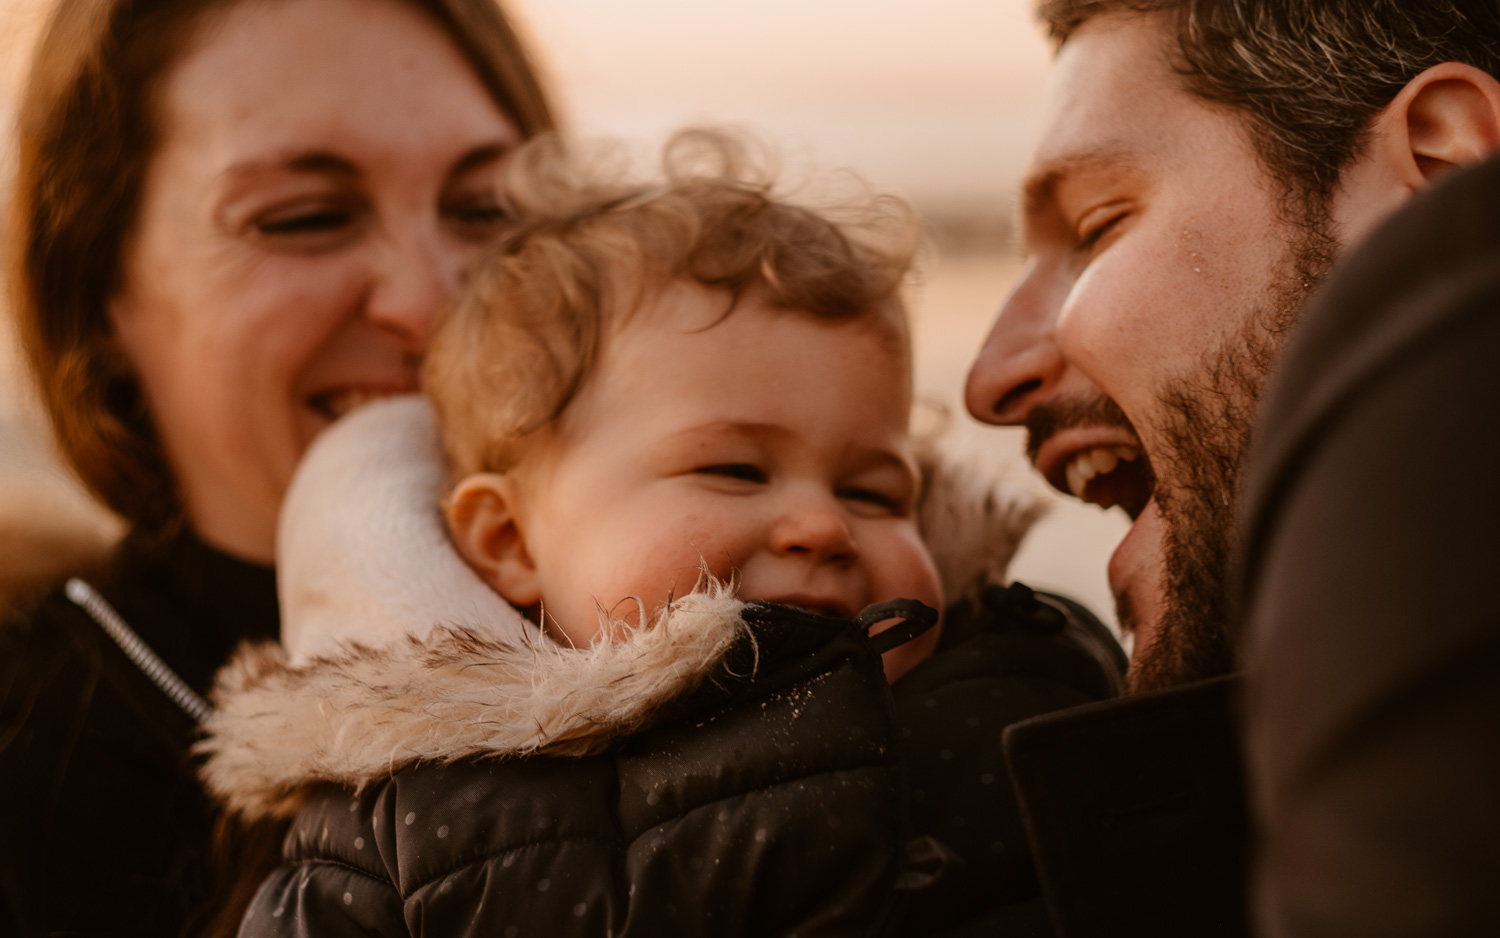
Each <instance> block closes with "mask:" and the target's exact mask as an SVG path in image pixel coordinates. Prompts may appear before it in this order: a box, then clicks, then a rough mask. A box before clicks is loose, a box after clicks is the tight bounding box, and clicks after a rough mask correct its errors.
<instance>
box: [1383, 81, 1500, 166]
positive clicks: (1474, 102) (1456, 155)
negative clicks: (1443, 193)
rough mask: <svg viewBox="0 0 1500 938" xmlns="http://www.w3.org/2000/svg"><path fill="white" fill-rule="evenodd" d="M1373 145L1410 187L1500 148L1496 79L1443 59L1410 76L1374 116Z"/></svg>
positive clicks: (1499, 101)
mask: <svg viewBox="0 0 1500 938" xmlns="http://www.w3.org/2000/svg"><path fill="white" fill-rule="evenodd" d="M1374 130H1375V140H1376V142H1377V143H1376V145H1377V146H1382V145H1383V146H1384V147H1387V148H1388V149H1387V152H1386V153H1385V155H1386V156H1387V158H1389V159H1391V160H1392V161H1393V165H1394V167H1395V168H1396V170H1397V173H1398V174H1399V175H1400V176H1401V178H1402V181H1403V182H1405V183H1406V184H1407V185H1408V186H1409V187H1410V188H1411V190H1412V191H1417V190H1419V189H1422V188H1425V187H1426V186H1427V185H1428V184H1429V183H1431V182H1432V181H1433V180H1434V179H1436V178H1437V177H1438V176H1441V175H1442V174H1443V173H1445V172H1447V171H1448V170H1450V169H1455V168H1458V167H1461V166H1468V165H1470V164H1473V163H1478V162H1479V161H1481V160H1483V159H1484V158H1485V157H1487V156H1489V155H1490V154H1492V153H1494V152H1496V151H1497V150H1500V81H1496V80H1495V77H1494V76H1493V75H1491V74H1489V73H1488V72H1485V71H1483V70H1481V69H1477V68H1475V67H1473V66H1472V65H1463V64H1461V63H1458V62H1445V63H1443V64H1442V65H1435V66H1433V67H1432V68H1429V69H1428V70H1427V71H1425V72H1423V73H1422V74H1420V75H1418V76H1417V77H1416V78H1413V79H1412V80H1411V81H1410V82H1408V83H1407V85H1406V87H1405V88H1403V89H1402V91H1401V93H1400V94H1399V95H1397V96H1396V98H1395V100H1393V101H1392V102H1391V103H1390V104H1389V105H1387V106H1386V108H1385V110H1384V111H1382V112H1381V115H1380V117H1379V118H1378V119H1377V120H1376V126H1375V128H1374Z"/></svg>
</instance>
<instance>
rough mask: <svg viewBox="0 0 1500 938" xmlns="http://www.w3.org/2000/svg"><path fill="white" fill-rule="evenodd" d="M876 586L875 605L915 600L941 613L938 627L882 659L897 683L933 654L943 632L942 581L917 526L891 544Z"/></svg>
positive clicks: (905, 528) (888, 675)
mask: <svg viewBox="0 0 1500 938" xmlns="http://www.w3.org/2000/svg"><path fill="white" fill-rule="evenodd" d="M872 586H873V590H872V592H873V594H874V596H873V601H874V602H882V601H884V600H887V599H915V600H917V601H918V602H921V603H924V604H926V605H928V606H930V607H932V608H933V609H935V610H937V612H938V621H937V624H936V625H934V626H933V627H932V628H930V629H928V630H927V631H926V632H924V633H923V634H921V635H919V636H917V637H916V638H914V639H912V640H911V641H909V642H907V643H906V644H904V645H901V646H899V647H897V648H893V649H891V650H890V651H888V652H886V653H885V654H884V655H882V656H881V660H882V662H883V664H884V665H885V676H886V680H888V681H891V682H894V681H896V680H897V679H898V678H900V677H901V676H902V675H903V674H905V673H906V672H907V671H910V670H911V669H912V668H914V667H916V666H917V665H918V664H920V663H922V662H923V661H925V660H926V659H927V657H928V656H929V655H931V654H932V652H933V650H934V649H935V648H937V643H938V639H939V637H940V636H941V635H942V631H943V619H942V614H943V605H944V600H943V585H942V579H941V578H940V577H939V576H938V572H937V566H936V565H935V564H934V563H933V561H932V554H931V553H930V552H929V551H928V550H927V546H926V545H925V544H924V543H923V542H922V539H921V537H920V535H918V534H917V531H916V526H915V525H909V526H903V528H902V529H901V530H900V531H899V532H897V536H896V537H894V538H892V540H891V541H890V542H889V551H888V555H887V557H886V559H885V562H883V563H882V564H881V566H880V570H879V573H878V575H877V576H876V577H875V579H874V582H873V583H872ZM892 624H894V623H892Z"/></svg>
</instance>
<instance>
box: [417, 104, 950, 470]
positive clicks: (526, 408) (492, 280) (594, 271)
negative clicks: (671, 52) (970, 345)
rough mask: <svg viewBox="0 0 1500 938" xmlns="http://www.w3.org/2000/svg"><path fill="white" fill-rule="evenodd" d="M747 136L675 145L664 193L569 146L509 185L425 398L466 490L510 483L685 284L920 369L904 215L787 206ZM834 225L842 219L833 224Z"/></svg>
mask: <svg viewBox="0 0 1500 938" xmlns="http://www.w3.org/2000/svg"><path fill="white" fill-rule="evenodd" d="M749 152H750V148H749V146H748V145H747V144H746V142H745V140H744V138H743V137H741V136H737V135H731V134H728V133H726V132H723V131H705V130H694V131H685V132H682V133H679V134H677V135H676V136H674V137H673V138H672V140H671V142H670V143H668V145H667V146H666V148H665V150H664V155H663V161H662V162H663V170H664V172H663V177H664V181H662V182H660V183H657V184H652V185H641V184H633V183H629V182H622V181H620V180H621V176H622V174H621V173H619V172H607V171H604V170H601V169H598V168H592V167H593V164H591V163H590V162H589V161H587V160H584V159H582V158H580V157H578V156H576V155H574V154H572V153H569V152H568V151H567V150H566V148H565V147H564V145H563V144H562V142H561V141H560V140H559V139H558V138H557V137H556V136H545V137H541V138H538V139H536V140H533V141H531V142H529V143H527V144H526V145H524V146H523V147H522V148H521V149H520V150H518V151H517V152H516V154H515V155H514V157H513V158H512V162H511V164H510V166H509V167H508V169H507V178H506V187H505V196H504V201H505V207H506V209H507V210H508V211H510V212H511V213H512V214H513V216H514V218H515V221H516V224H515V227H514V228H513V229H512V230H511V231H509V232H508V233H507V234H506V235H505V237H504V238H503V239H502V240H501V241H500V242H499V244H498V245H496V247H495V249H494V250H493V252H492V253H491V254H490V255H489V257H488V258H487V260H486V261H485V262H484V263H483V264H482V265H481V267H480V269H479V270H478V271H476V273H475V274H474V276H473V278H472V279H471V281H470V282H469V284H468V285H467V286H466V288H465V290H464V293H463V294H462V295H461V296H460V297H459V299H458V300H457V302H456V303H455V304H454V306H453V307H452V309H451V310H449V311H448V313H447V314H446V315H445V316H444V317H443V320H442V322H441V323H440V324H439V326H438V329H437V331H436V333H435V335H434V337H433V340H432V343H431V346H430V348H429V350H428V353H427V359H426V363H425V364H424V366H423V374H422V383H423V388H424V390H425V391H426V393H427V394H428V396H429V397H430V398H431V399H432V401H433V405H434V407H435V408H436V410H437V414H438V419H439V422H440V424H441V426H442V431H443V439H444V443H445V446H446V448H447V452H448V458H449V461H450V468H451V470H452V472H453V475H454V477H455V478H462V477H464V476H467V475H470V474H472V473H476V472H505V471H507V470H509V469H511V468H512V467H514V466H515V465H516V463H517V462H518V461H519V459H520V458H521V456H522V454H523V452H524V450H525V446H526V443H527V441H528V439H529V438H531V437H532V436H533V435H534V434H535V433H537V431H539V430H542V429H543V428H545V427H547V426H548V425H550V424H551V423H552V422H553V421H554V420H556V419H557V418H558V416H559V415H561V414H562V412H563V410H564V409H565V408H566V407H567V406H568V404H569V402H571V401H572V400H573V398H574V397H575V396H576V395H577V393H578V391H579V389H580V388H581V387H582V386H583V384H584V383H585V382H586V381H587V380H588V378H589V375H590V373H591V372H592V370H593V368H594V363H595V362H596V361H597V359H598V355H599V347H600V343H601V340H602V337H603V336H604V335H606V333H607V329H606V324H609V325H610V326H611V327H613V328H618V327H619V326H620V325H623V324H624V323H625V322H626V321H627V320H628V318H629V317H630V316H631V314H632V313H633V312H634V311H635V309H636V308H637V307H638V306H639V305H640V304H641V302H642V301H643V300H644V299H645V298H646V297H648V296H649V295H650V294H652V293H653V292H654V291H657V290H660V289H662V288H664V287H666V286H667V285H668V284H670V283H672V282H673V281H679V280H681V281H688V282H693V283H698V284H701V285H703V286H705V287H708V288H711V289H714V290H720V291H723V292H724V293H726V294H727V295H728V296H729V298H730V307H729V308H730V309H731V311H732V309H733V304H734V303H735V302H736V301H738V300H739V299H741V298H743V297H746V296H749V295H752V294H753V295H754V296H755V298H756V299H757V300H759V301H762V302H765V303H767V304H768V305H770V306H772V307H775V308H779V309H784V310H788V311H793V312H797V313H803V314H806V315H810V316H814V317H818V318H823V319H832V320H850V321H855V320H858V321H861V322H864V321H870V322H873V323H875V324H876V325H878V326H879V327H881V328H882V330H883V331H885V332H886V333H887V334H888V335H889V336H890V337H891V338H892V339H893V340H894V341H895V342H896V343H897V344H899V346H900V347H901V348H902V349H903V351H907V354H906V356H905V357H906V358H907V359H908V361H909V360H910V355H909V346H910V337H909V331H908V325H907V321H906V308H905V305H904V304H903V302H902V300H901V295H900V290H901V285H902V282H903V281H904V279H905V277H906V273H907V271H908V269H909V268H910V265H911V261H912V258H913V256H914V254H915V252H916V249H917V247H918V245H919V243H920V240H921V236H920V227H919V225H918V224H917V222H916V217H915V214H914V212H913V211H912V210H911V208H910V207H909V206H907V205H906V203H904V202H902V201H901V200H899V199H895V198H892V197H889V196H881V197H875V196H868V195H867V196H865V197H864V198H862V199H859V200H851V201H847V202H846V203H845V204H843V205H841V206H839V207H838V208H837V209H835V210H832V211H814V210H813V209H811V208H806V207H801V206H797V205H792V204H790V203H788V202H785V201H781V200H780V199H778V198H777V197H776V196H775V195H774V194H773V191H772V189H773V187H772V184H771V182H770V180H769V178H768V177H769V175H770V173H768V172H766V171H764V170H761V169H758V168H757V166H758V165H761V164H763V161H757V160H754V159H751V158H750V156H749ZM835 214H837V216H838V218H837V220H835Z"/></svg>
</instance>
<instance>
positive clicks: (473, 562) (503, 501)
mask: <svg viewBox="0 0 1500 938" xmlns="http://www.w3.org/2000/svg"><path fill="white" fill-rule="evenodd" d="M516 503H517V499H516V488H515V480H514V479H513V478H510V477H508V476H503V475H495V474H493V473H479V474H477V475H472V476H469V477H468V478H467V479H464V480H463V481H462V482H460V483H459V484H458V487H457V488H455V489H454V490H453V494H452V495H450V496H448V500H447V502H446V503H445V504H444V506H443V508H444V513H445V514H446V515H447V518H448V532H449V533H450V534H451V535H452V536H453V543H454V544H455V545H456V546H457V547H458V552H459V554H461V555H462V556H463V558H464V560H465V561H467V562H468V564H469V566H470V567H472V568H474V572H475V573H478V574H479V577H480V579H482V580H484V581H485V582H486V583H488V584H489V585H490V587H491V588H492V589H494V590H495V592H497V593H499V594H500V595H501V596H504V597H505V598H506V599H508V600H509V601H510V602H511V603H513V604H514V605H516V606H520V607H521V608H523V609H524V608H526V607H528V606H534V605H536V604H537V603H539V602H541V600H542V590H541V579H540V577H538V575H537V568H536V563H535V561H533V560H532V557H531V552H530V551H529V550H528V549H527V547H526V538H525V536H524V535H523V534H522V532H521V528H520V526H519V525H518V524H517V521H516V513H515V505H516Z"/></svg>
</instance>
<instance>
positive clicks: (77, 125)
mask: <svg viewBox="0 0 1500 938" xmlns="http://www.w3.org/2000/svg"><path fill="white" fill-rule="evenodd" d="M238 2H241V0H60V2H59V3H58V5H57V7H56V9H55V11H54V12H53V14H52V17H51V20H50V22H49V23H48V25H47V28H46V30H45V31H44V33H43V35H42V38H41V41H40V43H39V45H38V47H37V49H36V53H35V57H34V59H33V64H32V69H31V74H30V77H29V79H28V81H27V85H26V89H25V92H24V95H23V97H22V101H21V106H20V119H19V124H18V128H17V130H18V133H17V142H18V151H19V153H18V155H19V161H18V167H17V176H16V181H15V189H14V196H13V198H12V203H11V208H10V231H9V236H10V237H9V243H10V257H9V263H10V285H11V291H12V306H13V308H14V313H15V317H16V323H17V333H18V335H19V338H20V341H21V346H22V348H23V349H24V351H25V353H26V357H27V360H28V362H29V364H30V367H31V371H32V374H33V376H34V378H35V380H36V385H37V390H38V392H39V394H40V397H41V400H42V403H43V405H44V407H45V408H46V411H47V414H48V417H49V418H50V419H51V422H52V427H53V429H54V431H55V433H56V436H57V441H58V445H59V447H60V448H61V450H62V454H63V456H64V458H65V459H66V460H67V461H68V462H69V463H70V464H71V466H72V467H73V469H74V471H75V472H76V473H77V474H78V476H79V478H80V479H81V480H82V482H83V483H84V485H85V486H87V488H88V489H89V490H90V491H91V492H93V494H94V495H95V496H97V497H98V498H99V499H100V500H101V501H102V502H104V504H105V505H107V506H109V507H110V508H111V509H113V510H114V511H115V512H117V513H118V514H120V515H121V516H123V517H124V518H125V520H126V521H127V522H128V523H129V525H130V526H131V528H132V529H133V530H134V531H136V532H137V533H140V534H144V535H147V536H159V535H163V534H166V533H169V532H170V531H172V530H174V529H175V528H176V526H177V525H178V524H179V523H180V522H181V520H182V505H181V501H180V499H179V497H178V493H177V488H176V484H175V482H174V481H173V477H172V472H171V470H170V468H169V467H168V465H167V462H166V457H165V454H164V453H163V451H162V448H161V445H160V443H159V441H158V439H157V436H156V433H155V431H154V430H153V428H152V424H151V417H150V414H149V412H148V410H147V407H146V400H145V396H144V394H143V393H142V390H141V388H140V386H139V384H138V382H137V381H136V379H135V377H134V375H133V373H132V370H131V368H130V367H129V365H128V363H127V362H126V361H125V359H124V357H123V355H122V353H121V352H120V351H119V350H118V348H117V347H116V343H115V342H114V340H113V336H112V331H111V327H110V323H109V319H108V316H107V313H106V310H107V307H108V304H109V300H110V297H111V296H112V295H113V293H114V292H115V290H116V289H117V287H118V285H119V283H120V280H121V264H122V255H123V252H124V247H125V244H126V241H127V239H128V238H129V236H130V234H131V231H132V229H133V228H134V226H135V223H136V218H137V215H138V214H139V209H140V203H141V194H142V188H143V186H144V180H145V177H146V171H147V168H148V166H149V164H150V161H151V159H152V157H153V156H154V155H155V151H156V149H157V146H158V143H159V141H160V139H161V136H162V130H163V128H162V127H161V126H160V124H161V115H160V108H159V106H158V104H159V99H160V94H161V88H162V85H163V84H164V82H165V81H166V79H167V78H168V77H169V75H170V74H171V71H172V68H173V66H174V65H175V64H176V62H177V60H178V59H179V58H181V57H182V55H183V53H184V52H185V51H186V49H187V47H188V45H189V44H190V43H191V42H192V40H193V37H194V36H195V35H196V34H197V31H198V30H199V29H201V28H202V26H203V24H204V22H205V20H207V19H208V18H210V17H212V16H217V15H222V13H223V12H224V11H226V10H227V9H229V8H230V7H232V6H234V5H235V4H236V3H238ZM287 2H291V0H287ZM405 2H408V3H411V4H412V5H414V6H416V7H418V8H420V9H422V10H424V11H426V12H427V14H428V15H430V16H432V17H433V19H434V20H435V21H437V22H438V23H439V25H441V26H442V27H443V29H444V30H445V31H446V32H447V33H448V34H449V36H451V37H452V39H453V41H454V42H455V44H456V45H457V46H458V47H459V49H460V50H461V51H462V52H463V54H464V55H465V57H466V58H467V59H468V60H469V62H470V64H472V65H473V67H474V70H475V72H476V73H477V74H478V76H479V77H480V79H481V81H483V82H484V84H485V86H486V88H488V89H489V92H490V94H491V95H492V96H493V97H494V100H495V102H496V103H497V104H498V105H499V106H500V108H501V109H502V110H503V111H504V112H505V113H506V114H508V115H509V116H510V117H511V119H513V120H514V121H515V122H516V126H517V127H518V129H519V130H520V131H521V134H522V135H523V136H526V137H530V136H533V135H535V134H537V133H540V132H542V131H544V130H549V129H551V128H552V127H553V126H554V119H553V114H552V109H551V106H550V105H549V103H548V98H547V94H546V93H545V91H544V89H543V87H542V83H541V81H540V79H539V78H538V76H537V73H536V69H535V66H534V64H533V62H532V60H531V59H530V57H529V56H528V54H527V52H526V50H525V48H524V47H523V46H522V44H521V41H520V38H519V37H518V35H517V33H516V31H515V30H514V29H513V27H512V26H511V24H510V22H509V20H508V19H507V18H506V15H505V13H504V12H503V11H502V10H501V8H500V7H499V5H498V3H497V0H405Z"/></svg>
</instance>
